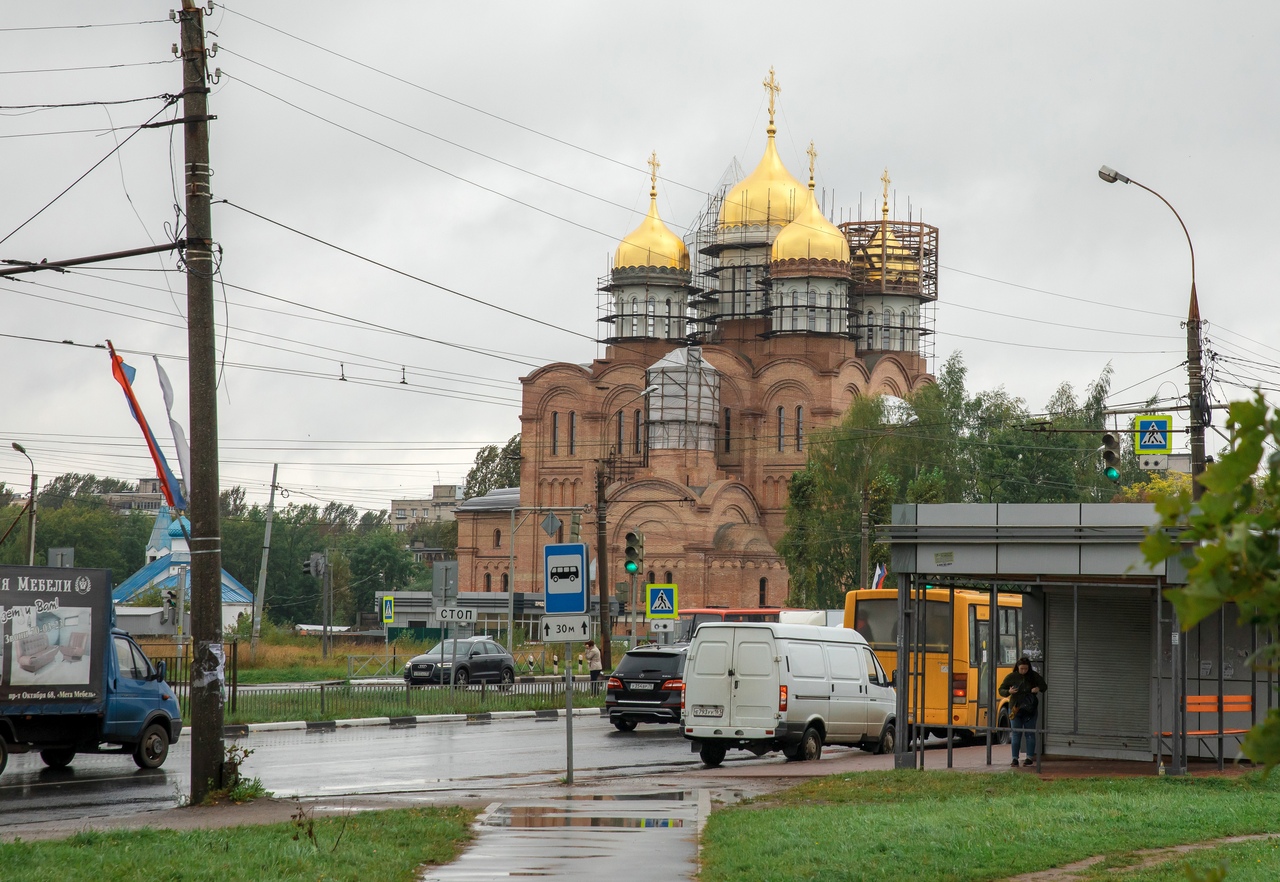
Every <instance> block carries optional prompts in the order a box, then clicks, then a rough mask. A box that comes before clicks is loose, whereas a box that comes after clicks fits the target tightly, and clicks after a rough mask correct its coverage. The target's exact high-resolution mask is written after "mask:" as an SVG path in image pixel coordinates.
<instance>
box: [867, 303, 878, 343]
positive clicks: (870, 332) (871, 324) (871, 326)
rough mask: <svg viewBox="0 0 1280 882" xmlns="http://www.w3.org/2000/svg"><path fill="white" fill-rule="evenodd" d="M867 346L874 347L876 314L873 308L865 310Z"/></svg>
mask: <svg viewBox="0 0 1280 882" xmlns="http://www.w3.org/2000/svg"><path fill="white" fill-rule="evenodd" d="M867 348H868V349H875V348H876V314H875V310H871V309H868V310H867Z"/></svg>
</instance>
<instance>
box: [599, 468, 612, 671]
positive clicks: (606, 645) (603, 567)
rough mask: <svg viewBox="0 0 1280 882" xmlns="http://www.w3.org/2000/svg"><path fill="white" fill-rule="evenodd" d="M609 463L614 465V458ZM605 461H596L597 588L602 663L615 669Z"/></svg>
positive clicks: (608, 667)
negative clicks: (610, 618) (610, 605)
mask: <svg viewBox="0 0 1280 882" xmlns="http://www.w3.org/2000/svg"><path fill="white" fill-rule="evenodd" d="M609 465H610V466H612V465H613V463H612V460H610V462H609ZM611 472H612V468H609V469H608V470H606V469H605V468H604V466H603V463H601V462H596V561H597V566H596V589H597V591H598V593H599V595H600V663H601V664H602V665H604V669H605V670H606V671H612V670H613V625H612V623H611V622H610V620H609V590H608V588H607V587H606V586H607V585H608V584H609V525H608V518H607V517H606V514H607V509H606V507H605V498H604V495H605V490H606V489H608V483H609V474H610V473H611Z"/></svg>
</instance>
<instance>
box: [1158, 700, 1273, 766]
mask: <svg viewBox="0 0 1280 882" xmlns="http://www.w3.org/2000/svg"><path fill="white" fill-rule="evenodd" d="M1219 707H1221V708H1222V712H1223V713H1224V714H1236V713H1244V714H1250V715H1251V716H1252V714H1253V696H1252V695H1223V696H1222V697H1221V698H1219V697H1218V696H1217V695H1188V696H1187V713H1189V714H1213V715H1214V716H1215V717H1216V716H1217V713H1218V708H1219ZM1201 722H1203V720H1202V721H1201ZM1214 722H1215V724H1216V722H1217V721H1216V720H1215V721H1214ZM1248 731H1249V730H1248V729H1229V728H1227V727H1225V726H1224V727H1223V728H1222V729H1218V728H1217V726H1216V725H1215V726H1214V727H1213V728H1212V729H1190V728H1189V729H1187V737H1188V738H1196V739H1199V740H1200V743H1201V744H1203V745H1204V746H1205V747H1209V745H1208V744H1207V743H1206V742H1205V739H1207V738H1217V737H1218V736H1223V737H1227V736H1231V737H1234V738H1235V739H1236V740H1237V741H1239V740H1240V738H1241V736H1243V735H1245V734H1247V733H1248ZM1161 734H1162V735H1164V737H1165V738H1172V737H1173V733H1172V732H1162V733H1161ZM1209 750H1210V752H1212V748H1209Z"/></svg>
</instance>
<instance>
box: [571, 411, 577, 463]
mask: <svg viewBox="0 0 1280 882" xmlns="http://www.w3.org/2000/svg"><path fill="white" fill-rule="evenodd" d="M577 452H578V412H577V411H574V410H571V411H569V455H570V456H573V455H574V454H575V453H577Z"/></svg>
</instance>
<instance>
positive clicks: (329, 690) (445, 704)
mask: <svg viewBox="0 0 1280 882" xmlns="http://www.w3.org/2000/svg"><path fill="white" fill-rule="evenodd" d="M173 685H174V690H175V692H176V693H177V696H178V702H179V704H180V705H181V706H182V714H183V718H184V719H189V709H190V703H189V700H190V687H189V682H188V681H187V680H180V681H178V682H176V683H174V684H173ZM573 690H574V697H573V703H574V705H575V706H578V707H591V706H594V707H600V706H602V705H603V704H604V691H605V690H604V683H603V682H597V683H595V684H592V683H591V682H590V681H589V680H587V679H585V678H584V679H575V680H574V682H573ZM564 705H565V684H564V682H563V681H556V680H539V681H534V682H518V683H514V684H509V685H506V686H503V685H501V684H496V683H471V684H467V685H465V686H462V685H459V686H451V685H445V686H408V685H392V684H356V685H352V684H349V683H343V682H331V683H305V684H297V685H288V686H285V685H272V686H253V685H246V684H240V685H238V686H232V685H230V684H228V687H227V692H226V703H225V705H224V720H225V722H226V723H228V724H236V723H268V722H284V721H293V720H308V721H320V720H345V719H358V718H363V717H390V718H392V719H395V718H398V717H413V716H418V715H426V714H458V715H473V714H483V713H493V712H497V711H516V710H534V711H537V710H552V709H557V708H563V707H564Z"/></svg>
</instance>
